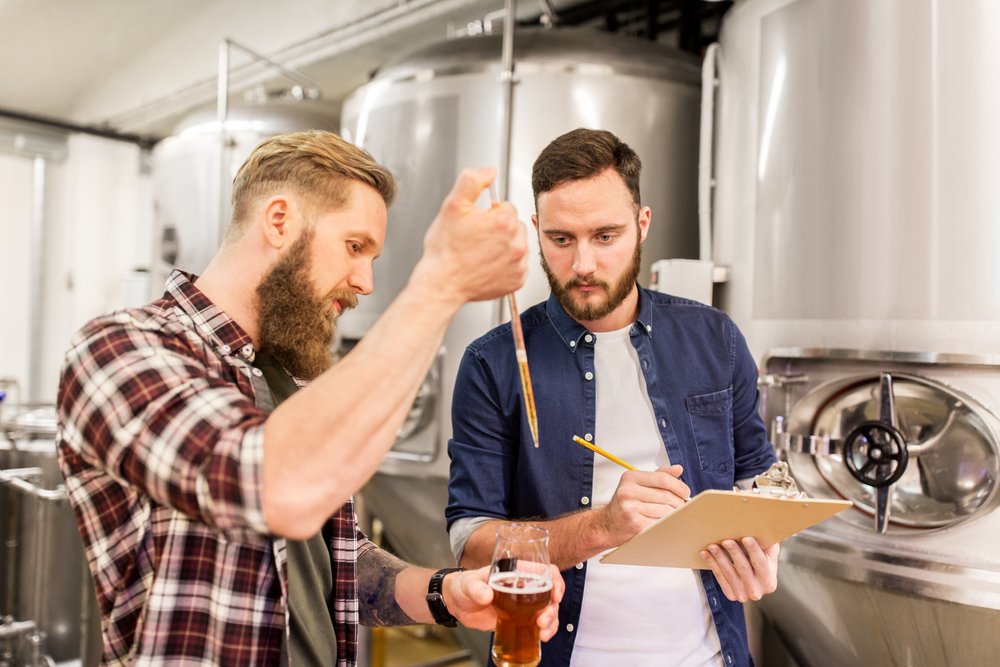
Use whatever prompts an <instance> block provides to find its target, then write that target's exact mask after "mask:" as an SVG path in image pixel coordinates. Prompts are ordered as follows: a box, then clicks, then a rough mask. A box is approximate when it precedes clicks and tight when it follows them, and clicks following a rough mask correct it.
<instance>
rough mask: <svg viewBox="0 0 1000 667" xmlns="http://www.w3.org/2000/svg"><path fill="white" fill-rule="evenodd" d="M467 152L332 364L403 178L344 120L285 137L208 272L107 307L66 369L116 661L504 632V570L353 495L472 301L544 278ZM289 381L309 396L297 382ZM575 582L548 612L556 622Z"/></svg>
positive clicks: (84, 511) (74, 475)
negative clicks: (363, 331) (458, 567)
mask: <svg viewBox="0 0 1000 667" xmlns="http://www.w3.org/2000/svg"><path fill="white" fill-rule="evenodd" d="M493 177H494V174H493V172H492V170H488V169H482V170H466V171H464V172H462V174H460V176H459V177H458V179H457V181H456V183H455V186H454V189H453V190H452V192H451V193H450V194H449V195H448V197H447V198H446V199H445V201H444V203H443V204H442V207H441V210H440V212H439V213H438V215H437V217H436V218H435V220H434V221H433V223H432V224H431V226H430V227H429V229H428V231H427V234H426V237H425V240H424V254H423V257H422V258H421V260H420V261H419V262H418V264H417V266H416V268H415V269H414V271H413V274H412V275H411V277H410V281H409V283H408V284H407V286H406V287H405V288H404V289H403V290H402V292H401V293H400V294H399V295H398V296H397V298H396V299H395V301H394V302H393V303H392V304H391V305H390V306H389V307H388V308H387V309H386V311H385V312H384V314H383V315H382V317H381V318H380V319H379V320H378V321H377V322H376V323H375V324H374V325H373V326H372V327H371V329H370V330H369V332H368V334H367V335H366V336H365V337H364V338H363V339H362V340H361V341H360V342H359V343H358V344H357V346H356V347H354V349H353V350H352V351H351V352H350V353H349V354H348V355H346V356H345V357H344V358H343V359H342V360H341V361H339V362H338V363H336V364H335V365H334V364H332V359H331V353H330V346H331V343H332V340H333V331H334V323H335V320H336V318H337V316H338V315H339V314H340V313H341V312H343V311H344V310H346V309H348V308H350V307H352V306H354V305H355V304H356V300H357V296H358V295H364V294H369V293H370V292H371V291H372V289H373V284H372V262H373V261H374V259H375V258H376V257H378V255H379V253H380V251H381V249H382V246H383V244H384V240H385V233H386V221H387V212H386V209H387V206H388V205H389V204H390V203H391V200H392V197H393V195H394V192H395V182H394V179H393V177H392V175H391V174H390V173H389V172H388V171H387V170H386V169H385V168H383V167H381V166H380V165H378V164H377V163H376V162H375V161H374V160H373V159H372V158H371V156H370V155H368V154H367V153H366V152H364V151H363V150H361V149H359V148H357V147H355V146H353V145H351V144H349V143H347V142H345V141H343V140H342V139H340V138H339V137H337V136H336V135H334V134H332V133H329V132H321V131H310V132H303V133H297V134H291V135H283V136H279V137H274V138H272V139H269V140H267V141H265V142H264V143H263V144H261V145H260V146H259V147H258V148H257V149H256V150H255V151H254V152H253V153H252V154H251V155H250V157H249V158H248V159H247V161H246V163H244V165H243V166H242V167H241V169H240V171H239V173H238V174H237V175H236V179H235V181H234V183H233V214H232V220H231V222H230V225H229V228H228V229H227V232H226V236H225V239H224V241H223V244H222V247H221V248H220V250H219V252H218V254H217V255H216V256H215V258H214V259H213V260H212V262H211V263H210V265H209V266H208V267H207V268H206V270H205V271H204V273H203V275H201V276H200V277H195V276H192V275H187V274H184V273H181V272H174V273H173V274H172V275H171V276H170V279H169V281H168V283H167V289H166V292H165V293H164V295H163V296H162V297H161V298H160V299H159V300H157V301H154V302H153V303H151V304H148V305H146V306H144V307H142V308H136V309H129V310H123V311H118V312H114V313H111V314H108V315H105V316H102V317H98V318H97V319H95V320H93V321H91V322H90V323H88V324H87V325H86V326H85V327H84V328H83V329H82V330H81V331H80V332H79V333H78V334H77V335H76V336H75V337H74V339H73V342H72V344H71V347H70V349H69V351H68V353H67V355H66V361H65V365H64V367H63V371H62V377H61V380H60V385H59V394H58V410H59V421H60V433H59V443H58V451H59V463H60V466H61V468H62V471H63V474H64V475H65V477H66V485H67V489H68V491H69V494H70V500H71V502H72V505H73V508H74V511H75V514H76V519H77V524H78V526H79V529H80V532H81V534H82V536H83V542H84V545H85V549H86V553H87V558H88V562H89V565H90V570H91V573H92V574H93V577H94V581H95V584H96V588H97V599H98V603H99V605H100V610H101V629H102V634H103V641H104V648H103V663H104V664H108V665H122V664H157V665H160V664H185V665H218V664H232V665H278V664H289V663H290V664H292V665H294V666H295V667H299V666H300V665H334V664H336V665H353V664H355V663H356V653H357V626H358V623H359V622H360V623H363V624H365V625H396V624H407V623H415V622H416V623H420V622H423V623H426V622H431V621H432V620H437V621H438V622H443V623H445V624H449V623H453V622H454V618H457V620H458V621H459V622H461V623H463V624H465V625H468V626H470V627H475V628H480V629H491V628H492V627H493V625H494V623H495V620H496V616H495V614H494V612H493V610H492V608H491V607H490V601H491V599H492V591H491V589H490V588H489V586H488V585H487V584H486V576H487V572H486V570H485V569H479V570H473V571H462V572H454V573H448V574H447V575H443V574H441V573H439V574H438V576H437V577H436V578H435V584H436V585H437V586H439V587H440V593H439V594H438V595H437V596H436V597H435V596H433V595H428V584H429V582H430V581H431V580H432V574H433V573H432V572H431V571H429V570H424V569H421V568H417V567H414V566H410V565H408V564H406V563H404V562H402V561H400V560H398V559H396V558H395V557H393V556H392V555H390V554H388V553H386V552H384V551H381V550H380V549H378V548H377V547H375V546H374V545H373V544H371V543H370V542H369V541H368V540H367V539H366V538H365V536H364V535H363V534H362V533H360V532H359V531H358V529H357V525H356V517H355V515H354V506H353V501H352V499H351V496H352V494H353V493H355V492H356V491H357V490H358V489H360V488H361V486H362V485H363V484H364V483H365V482H366V481H367V480H368V478H369V477H370V476H371V475H372V474H373V473H374V472H375V470H376V469H377V467H378V465H379V463H380V461H381V460H382V457H383V455H384V454H385V453H386V451H388V449H389V448H390V447H391V446H392V444H393V442H394V440H395V434H396V430H397V429H398V427H399V426H400V424H401V423H402V421H403V418H404V416H405V415H406V413H407V411H408V410H409V408H410V406H411V404H412V401H413V399H414V397H415V395H416V392H417V389H418V388H419V385H420V383H421V381H422V379H423V377H424V375H425V374H426V372H427V370H428V368H429V367H430V365H431V362H432V360H433V359H434V356H435V354H436V353H437V350H438V347H439V346H440V344H441V340H442V338H443V336H444V332H445V329H446V327H447V326H448V323H449V321H450V319H451V317H452V316H453V315H454V314H455V312H456V311H457V310H458V309H459V308H460V307H461V306H462V305H463V304H465V303H466V302H468V301H473V300H484V299H492V298H497V297H499V296H501V295H503V294H505V293H508V292H511V291H513V290H515V289H516V288H518V287H519V286H520V285H521V284H522V283H523V281H524V278H525V275H526V271H527V263H526V257H525V255H526V250H527V247H526V243H525V229H524V226H523V225H522V223H521V222H519V221H518V219H517V217H516V213H515V211H514V210H513V208H512V207H511V206H510V205H509V204H502V205H500V206H498V207H495V208H493V209H491V210H485V209H480V208H477V207H476V205H475V202H476V200H477V198H478V197H479V195H480V193H481V191H482V190H483V189H484V188H486V187H487V186H488V185H489V183H490V182H491V181H492V180H493ZM286 399H287V400H286ZM553 576H554V579H555V581H556V584H555V587H554V589H553V598H554V600H555V601H554V602H553V604H552V605H550V607H549V608H547V609H546V610H545V612H544V613H543V614H542V615H541V616H540V617H539V621H538V623H539V625H540V626H541V628H542V637H543V638H544V639H547V638H548V637H550V636H552V634H553V633H554V632H555V629H556V628H555V626H556V623H557V613H556V603H557V601H558V598H559V597H560V596H561V589H562V586H561V583H562V581H561V578H559V575H558V573H554V575H553Z"/></svg>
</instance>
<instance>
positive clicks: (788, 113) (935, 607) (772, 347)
mask: <svg viewBox="0 0 1000 667" xmlns="http://www.w3.org/2000/svg"><path fill="white" fill-rule="evenodd" d="M998 26H1000V6H998V5H997V3H991V2H975V1H970V2H934V1H933V0H913V1H907V2H892V1H886V2H877V3H876V2H868V1H867V0H744V1H743V2H739V3H737V4H736V5H735V6H734V7H733V8H732V9H731V10H730V11H729V12H728V14H727V15H726V18H725V20H724V22H723V26H722V31H721V35H720V45H721V47H720V49H719V51H718V52H710V55H709V67H707V68H706V71H708V72H709V76H710V77H711V78H717V81H718V87H717V95H716V96H715V104H714V107H715V113H714V114H713V115H711V116H707V118H708V119H709V120H714V126H715V127H714V132H713V133H712V136H714V140H715V146H716V150H715V152H714V161H715V164H714V168H712V169H709V170H708V175H709V176H713V177H714V182H715V183H716V188H715V193H714V198H712V200H711V201H712V203H713V205H714V214H713V216H712V225H711V226H710V227H709V228H712V229H713V231H714V242H713V257H712V259H713V261H714V262H715V263H716V264H717V265H721V266H725V267H728V269H729V271H728V273H729V281H728V282H727V283H725V284H723V285H720V286H717V291H716V296H717V300H716V303H717V304H718V305H721V307H723V308H724V309H725V310H727V311H728V312H729V313H730V314H731V315H732V316H733V317H734V319H735V320H736V321H737V323H738V324H739V325H740V327H741V328H742V330H743V331H744V333H745V334H746V336H747V339H748V341H749V344H750V347H751V349H752V350H753V352H754V354H755V356H756V357H757V358H758V360H760V362H761V365H762V377H761V384H762V390H763V393H764V401H763V412H764V416H765V420H766V422H767V423H768V424H769V425H770V428H771V431H772V441H773V442H774V444H775V446H776V447H777V448H778V450H779V452H780V453H781V454H782V455H783V456H784V457H785V458H786V459H787V460H788V461H789V464H790V467H791V471H792V474H793V475H794V476H795V477H796V478H797V480H798V482H799V484H800V486H801V487H803V488H804V490H806V491H807V492H808V493H810V494H811V495H815V496H820V497H831V498H841V497H843V498H847V499H850V500H852V501H853V502H854V504H855V508H854V509H852V510H848V512H846V513H844V514H842V515H840V516H838V517H836V518H834V519H831V520H829V521H827V522H825V523H823V524H821V525H819V526H817V527H815V528H814V529H811V530H808V531H806V532H804V533H803V534H801V535H800V536H798V537H795V538H792V539H790V540H788V541H787V542H786V543H785V545H784V547H783V549H782V563H781V569H780V572H779V589H778V591H777V592H776V593H775V594H773V595H771V596H769V597H767V598H765V599H764V600H763V601H762V603H761V605H760V609H761V610H762V611H763V613H764V615H765V617H766V619H767V621H768V623H769V624H770V627H771V628H772V629H774V630H775V631H776V635H777V636H778V637H779V638H780V639H781V640H782V642H783V644H784V648H785V650H786V651H787V655H785V656H784V658H782V659H786V660H788V661H789V663H797V664H799V665H801V666H802V667H806V666H825V665H831V666H833V665H838V666H839V665H873V666H874V665H986V664H995V663H996V655H997V654H998V652H1000V633H998V632H997V631H996V630H997V628H998V627H1000V537H998V536H1000V512H998V511H997V505H998V492H997V485H998V477H1000V421H998V414H1000V357H998V356H997V351H998V348H997V341H998V340H1000V261H998V260H1000V225H998V224H997V214H996V210H997V209H996V184H997V182H998V180H1000V152H998V151H997V147H998V146H1000V130H998V126H997V123H996V121H995V119H996V118H998V117H1000V92H998V89H997V87H996V85H995V76H996V72H997V70H998V68H1000V45H998V43H997V42H996V40H995V39H994V38H993V36H992V35H993V33H994V32H995V30H996V29H997V27H998ZM712 63H715V65H716V66H717V73H715V74H713V73H712V72H713V70H712ZM703 136H704V135H703ZM707 183H708V181H706V182H704V183H703V184H702V185H703V186H705V185H706V184H707ZM772 637H773V636H772ZM765 646H768V642H765ZM765 664H768V665H779V664H788V663H782V662H779V661H778V659H777V658H774V657H770V658H768V659H767V660H766V661H765Z"/></svg>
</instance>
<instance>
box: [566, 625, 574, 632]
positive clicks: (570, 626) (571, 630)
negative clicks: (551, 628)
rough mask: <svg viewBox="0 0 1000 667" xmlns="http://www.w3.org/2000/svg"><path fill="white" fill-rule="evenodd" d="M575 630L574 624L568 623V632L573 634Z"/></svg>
mask: <svg viewBox="0 0 1000 667" xmlns="http://www.w3.org/2000/svg"><path fill="white" fill-rule="evenodd" d="M575 629H576V628H574V627H573V624H572V623H567V624H566V632H573V630H575Z"/></svg>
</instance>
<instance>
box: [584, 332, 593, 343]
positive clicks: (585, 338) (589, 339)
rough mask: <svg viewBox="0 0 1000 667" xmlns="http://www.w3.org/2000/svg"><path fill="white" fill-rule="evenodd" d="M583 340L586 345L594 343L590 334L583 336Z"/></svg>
mask: <svg viewBox="0 0 1000 667" xmlns="http://www.w3.org/2000/svg"><path fill="white" fill-rule="evenodd" d="M583 339H584V340H585V341H587V342H588V343H593V342H594V337H593V336H591V335H590V334H587V335H586V336H584V337H583Z"/></svg>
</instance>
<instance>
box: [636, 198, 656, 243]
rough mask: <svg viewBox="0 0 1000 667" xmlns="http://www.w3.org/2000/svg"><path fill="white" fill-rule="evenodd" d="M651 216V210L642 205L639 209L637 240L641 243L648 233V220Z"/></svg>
mask: <svg viewBox="0 0 1000 667" xmlns="http://www.w3.org/2000/svg"><path fill="white" fill-rule="evenodd" d="M652 217H653V212H652V211H651V210H650V209H649V207H648V206H643V207H642V208H641V209H639V242H640V243H643V242H645V240H646V234H648V233H649V221H650V220H651V219H652Z"/></svg>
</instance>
